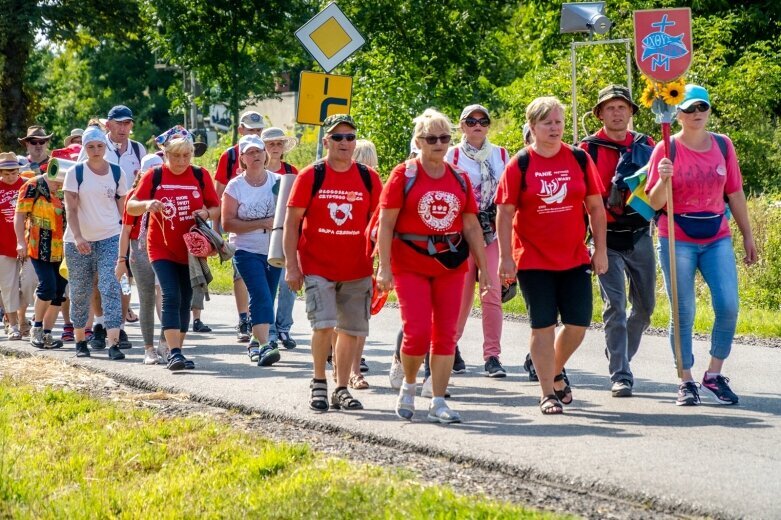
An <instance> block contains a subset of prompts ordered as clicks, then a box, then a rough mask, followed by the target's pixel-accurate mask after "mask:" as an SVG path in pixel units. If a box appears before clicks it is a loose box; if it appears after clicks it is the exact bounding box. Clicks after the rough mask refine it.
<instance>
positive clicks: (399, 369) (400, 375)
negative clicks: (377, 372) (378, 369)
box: [388, 354, 404, 390]
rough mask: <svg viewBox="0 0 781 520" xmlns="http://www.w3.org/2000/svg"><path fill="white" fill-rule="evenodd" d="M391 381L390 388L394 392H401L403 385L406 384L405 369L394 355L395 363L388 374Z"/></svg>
mask: <svg viewBox="0 0 781 520" xmlns="http://www.w3.org/2000/svg"><path fill="white" fill-rule="evenodd" d="M388 378H389V379H390V386H391V388H393V389H394V390H400V389H401V384H402V383H403V382H404V367H403V366H402V365H401V361H399V359H398V358H397V357H396V355H395V354H394V356H393V362H392V363H391V367H390V372H389V373H388Z"/></svg>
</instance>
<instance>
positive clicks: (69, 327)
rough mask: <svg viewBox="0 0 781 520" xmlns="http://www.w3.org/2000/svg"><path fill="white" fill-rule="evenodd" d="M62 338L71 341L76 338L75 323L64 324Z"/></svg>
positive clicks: (64, 340)
mask: <svg viewBox="0 0 781 520" xmlns="http://www.w3.org/2000/svg"><path fill="white" fill-rule="evenodd" d="M60 339H61V340H62V341H63V342H70V341H73V340H74V339H76V338H75V337H74V335H73V323H66V324H64V325H63V326H62V336H60Z"/></svg>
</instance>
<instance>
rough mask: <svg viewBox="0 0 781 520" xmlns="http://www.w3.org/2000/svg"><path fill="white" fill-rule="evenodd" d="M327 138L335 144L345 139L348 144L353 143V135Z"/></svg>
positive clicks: (338, 135) (332, 135) (334, 135)
mask: <svg viewBox="0 0 781 520" xmlns="http://www.w3.org/2000/svg"><path fill="white" fill-rule="evenodd" d="M329 137H330V139H333V140H334V141H336V142H337V143H341V142H342V139H347V142H348V143H352V142H353V141H355V134H331V135H330V136H329Z"/></svg>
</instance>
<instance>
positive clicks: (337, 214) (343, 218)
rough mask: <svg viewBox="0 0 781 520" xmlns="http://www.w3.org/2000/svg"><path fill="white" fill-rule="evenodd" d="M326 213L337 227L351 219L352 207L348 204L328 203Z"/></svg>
mask: <svg viewBox="0 0 781 520" xmlns="http://www.w3.org/2000/svg"><path fill="white" fill-rule="evenodd" d="M328 211H329V213H330V214H331V220H333V221H334V222H335V223H336V225H337V226H341V225H342V224H344V223H345V222H347V220H348V219H352V218H353V205H352V204H350V203H348V202H346V203H344V204H337V203H336V202H329V203H328Z"/></svg>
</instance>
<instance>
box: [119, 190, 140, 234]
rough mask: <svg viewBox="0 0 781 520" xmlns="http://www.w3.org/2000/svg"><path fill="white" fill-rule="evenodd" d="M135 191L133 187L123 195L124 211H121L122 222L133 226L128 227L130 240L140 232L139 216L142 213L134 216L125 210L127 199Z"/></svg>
mask: <svg viewBox="0 0 781 520" xmlns="http://www.w3.org/2000/svg"><path fill="white" fill-rule="evenodd" d="M135 192H136V190H135V189H131V190H130V191H128V192H127V196H126V197H125V211H124V212H123V213H122V224H124V225H126V226H133V227H131V228H130V240H138V235H139V233H140V232H141V217H143V215H139V216H138V217H134V216H133V215H129V214H128V212H127V201H129V200H130V199H131V198H132V197H133V194H134V193H135Z"/></svg>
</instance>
